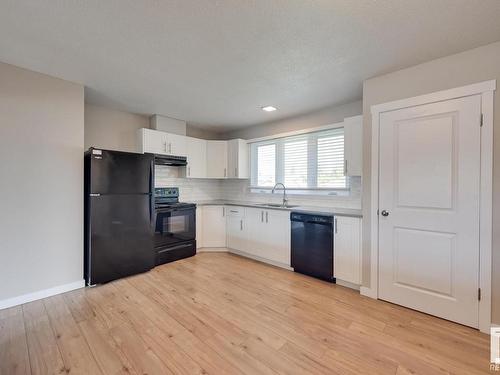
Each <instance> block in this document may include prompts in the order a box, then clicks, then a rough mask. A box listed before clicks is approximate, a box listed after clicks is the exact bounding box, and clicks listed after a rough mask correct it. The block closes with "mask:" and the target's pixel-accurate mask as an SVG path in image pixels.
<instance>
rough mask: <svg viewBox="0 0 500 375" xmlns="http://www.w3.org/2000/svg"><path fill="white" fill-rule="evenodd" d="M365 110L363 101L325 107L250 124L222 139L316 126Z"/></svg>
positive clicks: (252, 136)
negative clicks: (277, 119)
mask: <svg viewBox="0 0 500 375" xmlns="http://www.w3.org/2000/svg"><path fill="white" fill-rule="evenodd" d="M362 112H363V104H362V102H361V101H356V102H352V103H346V104H342V105H336V106H331V107H327V108H323V109H321V110H318V111H314V112H311V113H307V114H304V115H302V116H296V117H290V118H287V119H284V120H279V121H274V122H269V123H265V124H260V125H254V126H250V127H248V128H244V129H241V130H234V131H230V132H226V133H223V134H222V135H221V139H234V138H243V139H253V138H260V137H266V136H269V135H274V134H280V133H286V132H289V131H293V130H302V129H309V128H314V127H317V126H321V125H328V124H334V123H336V122H340V121H343V120H344V118H346V117H351V116H356V115H360V114H361V113H362Z"/></svg>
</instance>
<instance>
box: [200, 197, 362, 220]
mask: <svg viewBox="0 0 500 375" xmlns="http://www.w3.org/2000/svg"><path fill="white" fill-rule="evenodd" d="M191 203H196V204H197V205H198V206H215V205H217V206H218V205H226V206H243V207H256V208H265V209H266V210H281V211H294V212H302V213H310V214H316V215H317V214H320V215H339V216H353V217H363V213H362V211H361V210H360V209H354V208H335V207H317V206H296V207H273V206H267V205H266V203H259V202H248V201H232V200H224V199H217V200H210V201H194V202H191Z"/></svg>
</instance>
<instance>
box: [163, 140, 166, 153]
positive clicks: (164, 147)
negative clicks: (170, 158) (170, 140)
mask: <svg viewBox="0 0 500 375" xmlns="http://www.w3.org/2000/svg"><path fill="white" fill-rule="evenodd" d="M163 150H165V152H167V141H165V142H163Z"/></svg>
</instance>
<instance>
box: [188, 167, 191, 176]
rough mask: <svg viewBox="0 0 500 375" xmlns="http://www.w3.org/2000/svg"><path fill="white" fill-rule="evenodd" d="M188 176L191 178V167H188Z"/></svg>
mask: <svg viewBox="0 0 500 375" xmlns="http://www.w3.org/2000/svg"><path fill="white" fill-rule="evenodd" d="M188 176H191V167H188Z"/></svg>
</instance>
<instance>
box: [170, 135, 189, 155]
mask: <svg viewBox="0 0 500 375" xmlns="http://www.w3.org/2000/svg"><path fill="white" fill-rule="evenodd" d="M165 135H166V140H167V149H168V154H169V155H175V156H187V144H186V138H187V137H186V136H184V135H178V134H171V133H165Z"/></svg>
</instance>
